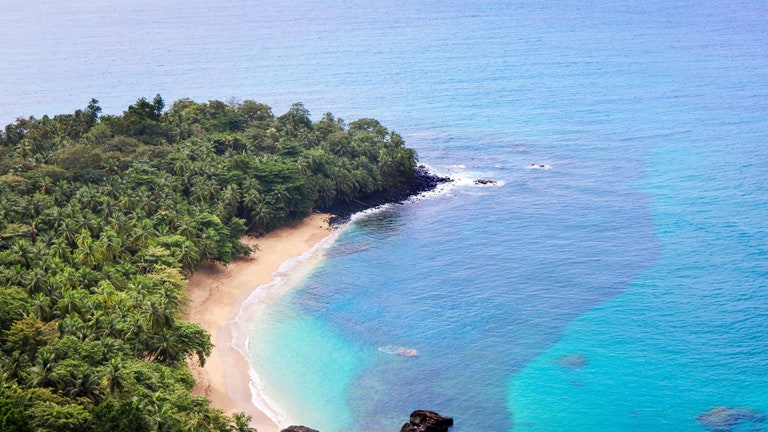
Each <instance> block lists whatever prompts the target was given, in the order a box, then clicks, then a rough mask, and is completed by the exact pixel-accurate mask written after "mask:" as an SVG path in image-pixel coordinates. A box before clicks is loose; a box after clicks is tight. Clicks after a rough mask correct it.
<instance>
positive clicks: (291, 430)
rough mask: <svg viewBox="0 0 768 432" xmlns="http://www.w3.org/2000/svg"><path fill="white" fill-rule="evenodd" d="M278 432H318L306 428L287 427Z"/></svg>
mask: <svg viewBox="0 0 768 432" xmlns="http://www.w3.org/2000/svg"><path fill="white" fill-rule="evenodd" d="M280 432H319V431H318V430H316V429H312V428H308V427H306V426H288V427H287V428H285V429H283V430H281V431H280Z"/></svg>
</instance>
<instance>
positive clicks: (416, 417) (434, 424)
mask: <svg viewBox="0 0 768 432" xmlns="http://www.w3.org/2000/svg"><path fill="white" fill-rule="evenodd" d="M451 426H453V419H452V418H451V417H445V416H441V415H440V414H438V413H436V412H434V411H424V410H416V411H414V412H412V413H411V418H410V420H409V422H408V423H406V424H404V425H403V427H402V428H400V432H447V431H448V428H450V427H451Z"/></svg>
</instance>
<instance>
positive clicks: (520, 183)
mask: <svg viewBox="0 0 768 432" xmlns="http://www.w3.org/2000/svg"><path fill="white" fill-rule="evenodd" d="M157 3H158V2H149V1H137V2H131V3H119V4H116V2H102V3H99V4H92V3H90V2H84V1H73V2H67V4H59V5H51V4H43V3H36V4H32V5H30V4H27V2H21V1H4V2H2V13H0V54H2V61H0V80H2V81H1V85H0V120H2V123H4V124H5V123H8V122H10V121H12V120H13V118H14V117H15V116H17V115H35V116H38V117H39V116H41V115H42V114H55V113H60V112H71V111H74V110H75V109H77V108H82V107H84V106H85V105H86V104H87V102H88V100H89V99H90V98H91V97H95V98H97V99H99V100H100V101H101V106H102V107H103V108H104V110H105V111H106V112H107V113H110V112H111V113H115V112H119V111H120V110H121V109H123V108H124V107H126V106H127V105H128V104H130V103H132V102H134V101H135V100H136V99H137V98H138V97H142V96H145V97H149V98H151V97H152V96H154V94H155V93H160V94H161V95H162V96H163V97H164V98H165V99H166V101H168V102H171V101H173V100H176V99H178V98H181V97H190V98H192V99H195V100H200V101H205V100H208V99H226V98H229V97H232V96H236V97H238V98H240V99H255V100H258V101H261V102H264V103H267V104H269V105H270V106H272V107H273V108H274V110H275V112H276V113H278V114H280V113H283V112H285V110H287V108H288V107H289V106H290V104H291V103H293V102H297V101H302V102H304V104H305V105H306V107H307V108H308V109H309V110H310V111H311V112H312V113H313V114H314V117H315V118H319V117H320V116H321V115H322V113H324V112H326V111H330V112H333V113H334V114H335V115H337V116H338V117H342V118H344V119H346V120H354V119H356V118H360V117H374V118H377V119H379V120H381V121H382V122H383V123H384V124H385V125H386V126H388V127H390V128H392V129H394V130H396V131H398V132H400V133H401V134H403V135H404V137H405V138H406V141H407V143H408V144H409V145H410V146H413V147H415V148H416V149H417V150H418V152H419V154H420V156H421V161H422V162H423V163H426V164H428V165H429V166H431V167H433V168H434V169H435V170H436V171H438V172H439V173H441V174H449V175H451V176H454V177H456V178H457V179H462V180H465V181H463V182H459V183H458V184H456V185H454V186H452V187H451V188H450V189H449V190H446V191H443V192H442V193H440V194H437V195H434V196H430V197H426V198H423V199H421V200H419V201H417V202H415V203H412V204H408V205H403V206H393V207H389V208H386V209H384V210H382V211H380V212H377V213H373V214H371V215H367V216H364V217H361V218H358V219H357V220H356V221H355V222H354V223H353V224H352V225H351V226H350V227H348V228H347V229H346V230H345V231H344V232H343V233H342V234H341V235H340V237H339V238H338V239H337V241H336V242H335V243H334V244H333V245H331V246H330V247H329V249H328V250H327V251H326V258H325V259H324V260H323V261H322V262H321V263H320V264H319V265H318V267H316V269H315V271H314V272H313V273H312V274H311V275H310V276H309V277H308V278H307V279H305V280H304V281H303V282H301V283H300V284H299V285H298V286H297V287H296V289H294V290H292V291H291V294H290V295H288V296H286V297H285V298H284V299H283V300H281V301H280V302H279V303H278V304H276V305H274V307H271V308H270V312H269V313H266V314H264V315H262V316H260V317H259V318H258V319H257V320H256V322H254V323H253V328H252V329H251V331H252V334H251V344H250V348H251V351H252V356H253V360H254V366H255V369H256V371H257V372H258V373H259V375H260V376H261V379H262V381H263V382H264V385H265V386H266V387H265V388H266V392H267V394H268V396H269V397H270V398H271V400H272V401H273V403H274V404H275V405H277V406H278V407H279V408H280V410H281V411H282V412H283V414H284V415H286V416H287V417H289V418H290V419H291V420H293V421H295V422H297V423H304V424H307V425H311V426H314V427H316V428H318V429H320V430H322V431H323V432H333V431H363V430H382V431H383V430H396V429H397V428H398V427H399V426H400V424H402V422H404V421H405V419H407V415H408V413H410V411H411V410H413V409H418V408H427V409H434V410H437V411H439V412H441V413H444V414H447V415H451V416H453V417H454V418H455V421H456V426H455V428H454V430H455V431H457V432H468V431H477V430H493V431H505V430H515V431H595V430H606V431H613V430H616V431H648V430H657V431H705V430H706V429H705V428H704V426H703V425H702V424H700V423H698V422H697V421H696V417H697V416H698V415H699V414H701V413H702V412H705V411H707V410H709V409H711V408H713V407H717V406H726V407H749V408H751V409H754V410H757V411H760V412H763V413H768V333H767V330H768V312H767V311H768V227H767V225H766V221H768V192H767V190H768V188H766V186H767V184H766V183H768V181H767V179H768V146H766V142H767V141H768V3H765V2H763V1H760V0H754V1H748V0H744V1H732V2H728V3H723V2H715V1H674V2H669V1H657V0H651V1H643V2H623V1H616V0H595V1H586V0H584V1H568V0H558V1H553V2H534V1H476V2H459V1H440V2H431V1H423V2H402V1H400V2H394V1H391V2H387V1H383V2H376V3H375V4H374V3H368V2H360V1H346V2H308V1H291V2H273V1H266V2H259V3H256V2H238V1H221V2H217V3H216V5H215V6H214V5H213V4H208V3H207V2H202V1H187V2H180V1H175V2H161V4H157ZM531 163H534V164H537V165H539V164H543V165H546V168H547V169H531V168H530V164H531ZM474 178H490V179H495V180H497V181H499V185H497V186H486V187H480V186H475V185H472V184H471V182H468V181H466V179H474ZM396 347H407V348H413V349H416V350H418V352H419V355H418V356H417V357H403V356H399V355H396V354H388V352H391V351H392V349H394V348H396ZM380 348H382V349H380ZM566 356H570V357H566ZM563 357H566V358H570V359H573V358H576V359H580V360H579V361H578V362H576V363H575V364H573V363H572V364H566V365H565V366H570V367H564V365H563V364H562V363H563V362H562V358H563ZM729 428H730V429H725V430H752V431H762V430H766V428H767V426H766V424H761V423H750V424H747V423H743V424H738V425H732V427H731V426H729Z"/></svg>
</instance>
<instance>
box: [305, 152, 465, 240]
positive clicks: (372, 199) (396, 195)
mask: <svg viewBox="0 0 768 432" xmlns="http://www.w3.org/2000/svg"><path fill="white" fill-rule="evenodd" d="M452 181H453V179H451V178H448V177H440V176H438V175H436V174H434V173H432V172H431V171H429V170H428V169H427V167H425V166H424V165H419V166H418V167H417V168H416V173H415V174H414V176H413V177H412V178H411V179H410V181H408V182H407V183H404V184H401V185H399V186H397V187H394V188H391V189H387V190H385V191H381V192H376V193H372V194H369V195H366V196H363V197H361V198H358V199H355V200H353V201H350V202H348V203H337V204H334V205H332V206H329V207H323V208H319V209H318V210H319V211H321V212H323V213H330V214H332V215H333V217H331V220H330V221H329V222H330V224H331V225H341V224H344V223H346V222H348V221H349V219H350V217H351V216H352V215H353V214H355V213H358V212H361V211H363V210H368V209H372V208H375V207H378V206H381V205H384V204H392V203H396V204H402V203H403V202H405V201H406V200H408V199H409V198H411V197H414V196H418V195H420V194H422V193H424V192H429V191H432V190H434V189H435V188H437V187H438V186H439V185H440V184H442V183H449V182H452Z"/></svg>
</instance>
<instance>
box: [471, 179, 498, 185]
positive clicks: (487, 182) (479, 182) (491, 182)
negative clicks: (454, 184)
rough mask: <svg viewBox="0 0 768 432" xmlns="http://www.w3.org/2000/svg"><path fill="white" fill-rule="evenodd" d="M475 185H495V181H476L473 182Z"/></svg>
mask: <svg viewBox="0 0 768 432" xmlns="http://www.w3.org/2000/svg"><path fill="white" fill-rule="evenodd" d="M475 184H478V185H489V184H491V185H492V184H496V180H490V179H477V180H475Z"/></svg>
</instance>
